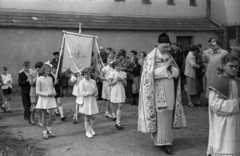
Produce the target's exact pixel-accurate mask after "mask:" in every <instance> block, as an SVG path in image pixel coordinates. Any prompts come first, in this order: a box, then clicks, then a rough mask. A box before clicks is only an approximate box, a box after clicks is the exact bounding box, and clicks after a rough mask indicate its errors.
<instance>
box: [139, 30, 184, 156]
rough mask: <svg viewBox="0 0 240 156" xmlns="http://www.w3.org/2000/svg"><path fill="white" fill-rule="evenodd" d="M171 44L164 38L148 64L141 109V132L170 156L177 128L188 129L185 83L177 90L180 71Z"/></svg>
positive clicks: (145, 64) (140, 93) (144, 68)
mask: <svg viewBox="0 0 240 156" xmlns="http://www.w3.org/2000/svg"><path fill="white" fill-rule="evenodd" d="M169 43H170V41H169V37H168V36H167V34H166V33H163V34H161V35H160V36H159V37H158V44H157V46H156V47H155V48H154V49H153V50H152V51H151V52H150V53H149V54H148V55H147V57H146V59H145V61H144V66H143V71H142V76H141V84H140V91H139V108H138V110H139V112H138V113H139V114H138V131H141V132H143V133H150V134H151V135H152V139H153V142H154V145H156V146H163V147H164V150H165V152H166V153H167V154H171V145H172V142H173V128H181V127H184V126H186V120H185V116H184V112H183V107H182V101H181V83H180V82H178V83H177V84H178V85H177V86H176V87H175V86H174V79H176V78H177V77H178V76H179V68H178V67H177V65H176V63H175V62H174V60H173V58H172V56H171V55H170V53H169V46H170V44H169ZM178 80H179V81H180V79H178Z"/></svg>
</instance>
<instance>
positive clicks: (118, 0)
mask: <svg viewBox="0 0 240 156" xmlns="http://www.w3.org/2000/svg"><path fill="white" fill-rule="evenodd" d="M115 1H116V2H125V0H115Z"/></svg>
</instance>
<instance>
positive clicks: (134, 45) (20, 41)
mask: <svg viewBox="0 0 240 156" xmlns="http://www.w3.org/2000/svg"><path fill="white" fill-rule="evenodd" d="M68 31H70V32H78V30H68ZM82 33H83V34H89V35H96V36H98V45H99V46H104V47H112V48H113V49H114V50H115V51H116V52H118V50H119V49H121V48H123V49H125V50H126V51H127V52H128V54H129V51H130V50H133V49H134V50H137V51H146V52H149V51H151V50H152V49H153V47H154V46H155V44H156V42H157V38H158V35H159V34H160V33H161V32H139V31H135V32H134V31H90V30H88V31H86V30H83V31H82ZM0 34H1V36H0V46H1V48H0V66H3V65H4V66H6V67H7V68H8V72H9V73H11V74H12V76H13V81H14V90H18V89H19V88H18V87H17V78H18V72H19V70H20V69H21V68H22V67H21V66H22V62H23V61H24V60H29V61H30V62H31V67H32V68H34V65H35V63H36V62H37V61H47V60H51V59H52V58H53V56H52V53H53V52H54V51H58V50H59V49H60V46H61V42H62V36H63V34H62V30H54V29H7V28H0ZM167 34H168V35H169V37H170V39H171V41H172V42H175V41H176V36H194V40H193V42H194V43H195V44H199V43H200V44H202V45H203V48H205V47H207V40H208V39H209V38H210V37H216V38H217V36H218V35H217V34H216V33H209V32H174V33H173V32H167Z"/></svg>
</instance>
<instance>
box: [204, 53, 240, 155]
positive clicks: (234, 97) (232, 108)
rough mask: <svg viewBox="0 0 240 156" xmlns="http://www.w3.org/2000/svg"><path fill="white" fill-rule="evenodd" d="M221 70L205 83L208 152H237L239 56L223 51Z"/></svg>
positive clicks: (239, 138) (239, 134) (239, 150)
mask: <svg viewBox="0 0 240 156" xmlns="http://www.w3.org/2000/svg"><path fill="white" fill-rule="evenodd" d="M222 63H223V65H222V66H223V70H224V71H223V73H222V74H221V75H220V76H218V78H217V79H216V80H215V82H214V83H213V84H212V85H211V86H210V87H209V90H210V92H209V141H208V151H207V155H208V156H240V112H239V103H240V101H239V85H240V83H239V82H240V81H239V79H238V78H236V76H237V72H238V68H239V58H238V57H236V56H234V55H232V54H227V55H225V56H224V57H223V59H222Z"/></svg>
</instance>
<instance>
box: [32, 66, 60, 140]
mask: <svg viewBox="0 0 240 156" xmlns="http://www.w3.org/2000/svg"><path fill="white" fill-rule="evenodd" d="M50 72H51V64H50V63H45V64H44V65H43V66H42V68H41V70H40V72H39V77H38V78H37V83H36V94H37V95H38V102H37V106H36V109H40V111H41V113H42V120H41V121H42V125H43V138H44V139H48V138H49V137H55V136H56V135H55V134H54V133H53V132H52V129H51V127H52V123H53V116H54V109H55V108H56V107H57V104H56V100H55V96H56V91H55V89H54V86H53V80H52V78H51V77H50V76H49V74H50ZM47 110H49V120H48V122H47Z"/></svg>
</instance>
